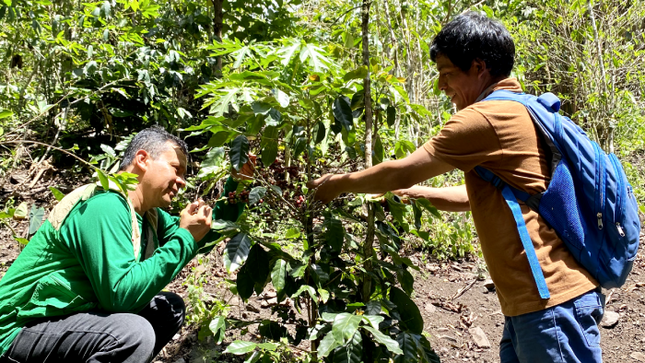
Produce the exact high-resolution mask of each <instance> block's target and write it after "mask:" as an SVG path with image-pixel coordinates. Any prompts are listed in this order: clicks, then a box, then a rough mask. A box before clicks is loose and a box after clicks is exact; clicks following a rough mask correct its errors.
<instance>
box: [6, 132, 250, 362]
mask: <svg viewBox="0 0 645 363" xmlns="http://www.w3.org/2000/svg"><path fill="white" fill-rule="evenodd" d="M186 156H187V148H186V144H185V143H184V142H183V141H182V140H181V139H179V138H177V137H175V136H173V135H171V134H169V133H167V132H165V131H164V130H162V129H161V128H156V127H155V128H149V129H146V130H143V131H141V132H140V133H139V134H137V135H136V136H135V137H134V139H133V140H132V142H131V144H130V146H129V147H128V148H127V150H126V152H125V156H124V160H123V162H122V167H121V170H122V171H125V172H129V173H134V174H137V175H138V178H137V179H138V181H139V183H138V184H137V186H136V189H135V190H133V191H130V192H129V193H128V194H129V195H128V197H125V196H124V195H123V194H121V193H120V192H118V191H113V190H111V189H110V190H107V191H106V190H102V189H101V188H100V187H97V186H96V185H94V184H91V185H88V186H83V187H81V188H79V189H77V190H76V191H74V192H72V193H71V194H70V195H68V196H67V197H65V198H64V199H63V200H62V201H61V202H60V203H59V204H58V205H57V206H56V207H55V208H54V210H52V212H51V213H50V216H49V217H48V219H47V221H45V223H44V224H43V226H42V227H41V228H40V229H39V230H38V232H37V233H36V235H35V236H34V237H33V238H32V240H31V241H30V243H29V245H27V247H25V249H24V250H23V251H22V253H21V254H20V255H19V256H18V258H17V259H16V261H15V262H14V264H13V265H12V266H11V267H10V268H9V270H8V271H7V273H6V274H5V276H4V277H3V278H2V280H0V356H1V357H0V362H133V363H142V362H150V361H151V360H152V358H153V357H154V356H156V355H157V354H158V353H159V352H160V351H161V349H162V348H163V347H164V346H165V345H166V343H167V342H168V341H169V340H170V339H171V338H172V337H173V336H174V335H175V333H176V332H177V331H178V330H179V328H180V327H181V325H182V323H183V321H184V315H185V306H184V302H183V300H182V299H181V297H179V296H178V295H176V294H173V293H169V292H161V290H162V289H163V288H164V287H165V286H166V285H167V284H168V283H169V282H170V281H171V280H172V279H173V278H174V277H175V276H176V275H177V273H179V271H181V269H182V268H183V267H184V266H185V265H186V264H187V263H188V262H189V261H190V260H191V259H192V258H193V257H195V255H196V254H197V251H198V249H199V248H200V247H202V246H203V245H204V243H205V242H210V241H213V240H214V239H216V238H218V237H219V236H218V235H217V234H216V233H215V232H211V230H210V225H211V220H212V218H213V215H214V216H215V217H216V218H218V219H229V220H235V219H237V217H239V214H240V211H241V209H242V208H239V206H238V205H225V204H223V203H218V205H217V206H216V208H215V211H213V210H212V209H211V208H210V207H209V206H207V205H206V204H205V203H204V202H203V201H202V200H199V201H196V202H193V203H191V204H190V205H189V206H188V207H186V208H185V209H184V210H183V211H182V212H181V214H180V216H179V217H173V216H170V215H169V214H168V213H166V212H165V211H163V210H162V209H160V208H165V207H168V206H169V205H170V203H171V201H172V198H173V197H175V196H176V194H177V192H178V191H179V189H180V188H183V187H184V186H185V185H186V182H185V173H186ZM247 170H248V169H247ZM250 170H251V172H252V169H250ZM236 186H237V183H236V182H234V181H233V180H232V179H230V178H229V180H228V182H227V183H226V187H225V193H228V191H232V190H235V188H236Z"/></svg>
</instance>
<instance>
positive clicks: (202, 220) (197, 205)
mask: <svg viewBox="0 0 645 363" xmlns="http://www.w3.org/2000/svg"><path fill="white" fill-rule="evenodd" d="M212 214H213V208H211V207H209V206H208V205H206V203H204V201H203V200H202V199H199V200H196V201H194V202H192V203H190V204H189V205H188V206H187V207H186V208H184V210H182V211H181V214H180V215H179V227H180V228H184V229H186V230H188V232H190V234H192V235H193V238H194V239H195V242H199V241H201V239H202V238H204V236H206V234H207V233H208V232H209V231H210V229H211V221H212Z"/></svg>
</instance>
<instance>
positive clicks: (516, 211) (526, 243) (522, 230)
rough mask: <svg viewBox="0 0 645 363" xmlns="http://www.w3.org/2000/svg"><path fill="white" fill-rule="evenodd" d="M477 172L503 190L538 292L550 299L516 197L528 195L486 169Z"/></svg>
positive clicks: (476, 168) (543, 297) (477, 168)
mask: <svg viewBox="0 0 645 363" xmlns="http://www.w3.org/2000/svg"><path fill="white" fill-rule="evenodd" d="M475 171H476V172H477V174H478V175H479V176H480V177H481V178H482V179H484V180H486V181H488V182H490V183H491V184H493V185H494V186H495V187H497V188H498V189H501V190H502V195H503V196H504V200H506V204H507V205H508V207H509V208H510V209H511V212H512V213H513V219H514V220H515V224H516V229H517V231H518V232H519V235H520V240H521V241H522V246H523V247H524V251H525V252H526V257H527V259H528V260H529V266H530V267H531V273H532V274H533V280H535V284H536V285H537V288H538V292H539V293H540V298H542V299H548V298H550V297H551V295H550V293H549V289H548V287H547V286H546V280H545V279H544V274H543V272H542V267H540V262H539V261H538V259H537V254H536V253H535V248H534V247H533V241H532V240H531V236H530V235H529V232H528V229H527V228H526V222H524V217H523V216H522V209H521V208H520V204H519V203H518V202H517V200H518V199H520V198H518V197H516V195H515V193H516V192H517V193H518V194H519V193H523V195H522V196H526V197H529V195H528V193H526V192H523V191H521V190H517V189H515V188H513V187H511V186H510V185H508V184H506V183H505V182H504V181H502V180H501V179H500V178H499V177H498V176H497V175H495V174H494V173H493V172H491V171H490V170H488V169H486V168H483V167H481V166H477V167H475ZM524 200H526V199H524Z"/></svg>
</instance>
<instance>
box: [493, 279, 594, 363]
mask: <svg viewBox="0 0 645 363" xmlns="http://www.w3.org/2000/svg"><path fill="white" fill-rule="evenodd" d="M604 307H605V296H604V295H602V294H601V293H600V291H599V289H596V290H592V291H589V292H587V293H585V294H582V295H580V296H578V297H577V298H575V299H572V300H569V301H567V302H565V303H562V304H560V305H556V306H553V307H550V308H548V309H545V310H540V311H536V312H533V313H528V314H524V315H519V316H513V317H506V318H505V323H504V334H503V335H502V341H501V342H500V347H499V356H500V359H501V362H502V363H520V362H521V363H545V362H549V363H551V362H553V363H573V362H576V363H601V362H602V350H601V349H600V330H599V329H598V323H600V320H601V319H602V316H603V314H604Z"/></svg>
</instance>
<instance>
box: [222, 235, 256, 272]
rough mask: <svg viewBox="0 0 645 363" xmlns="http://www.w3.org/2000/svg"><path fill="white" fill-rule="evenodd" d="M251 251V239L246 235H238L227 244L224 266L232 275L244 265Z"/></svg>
mask: <svg viewBox="0 0 645 363" xmlns="http://www.w3.org/2000/svg"><path fill="white" fill-rule="evenodd" d="M250 251H251V239H250V238H249V236H248V235H247V234H246V233H238V234H237V235H235V237H233V238H231V240H230V241H229V242H228V244H226V248H225V249H224V256H222V257H223V259H224V266H225V267H226V271H228V273H231V272H233V271H235V270H237V269H238V268H239V267H240V265H242V264H243V263H244V261H245V260H246V258H247V257H248V256H249V252H250Z"/></svg>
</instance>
